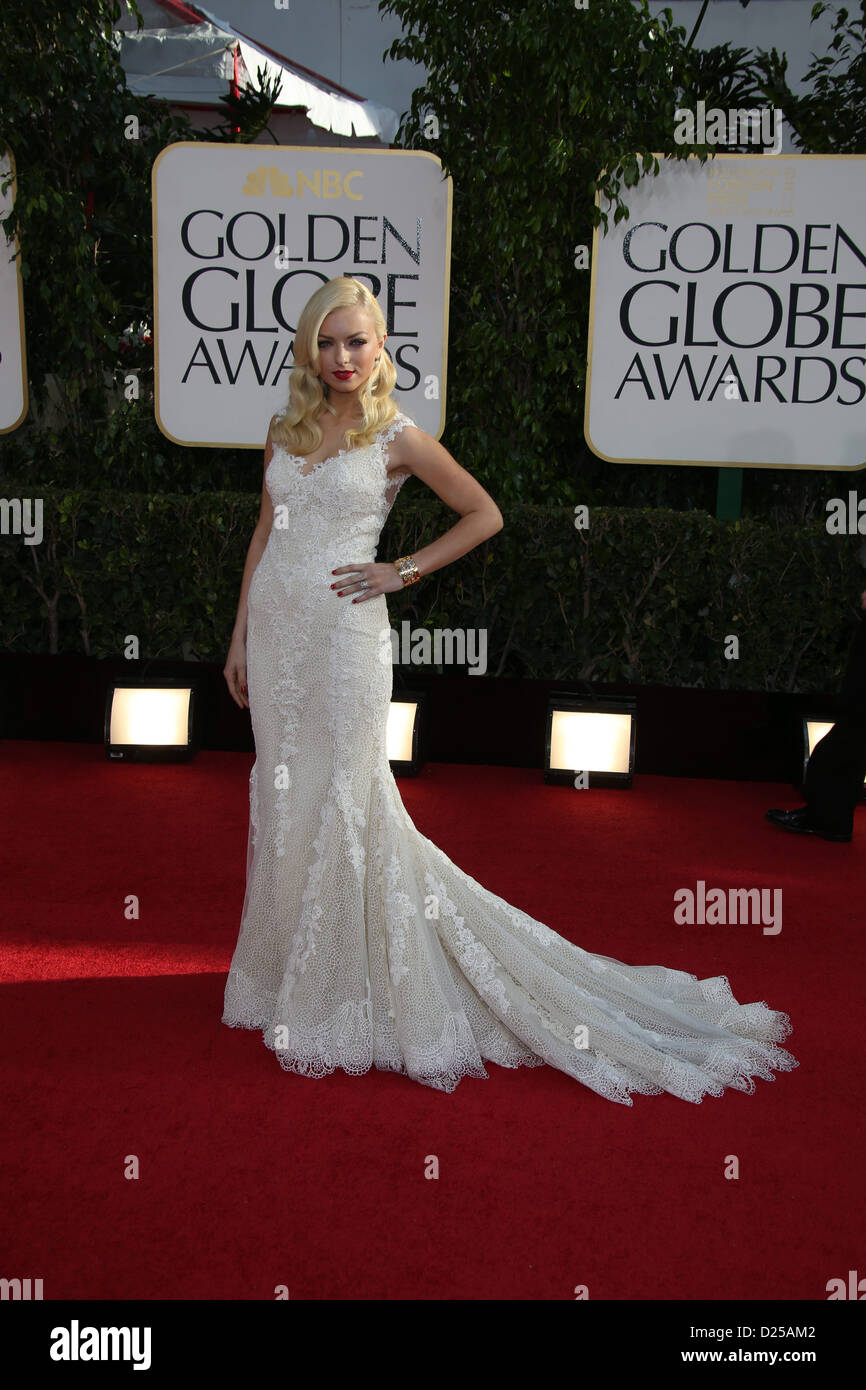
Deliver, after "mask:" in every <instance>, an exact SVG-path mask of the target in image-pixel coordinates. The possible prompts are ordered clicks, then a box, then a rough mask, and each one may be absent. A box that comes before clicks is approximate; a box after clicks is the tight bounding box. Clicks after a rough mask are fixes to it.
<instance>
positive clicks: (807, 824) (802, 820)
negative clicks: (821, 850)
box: [765, 806, 851, 844]
mask: <svg viewBox="0 0 866 1390" xmlns="http://www.w3.org/2000/svg"><path fill="white" fill-rule="evenodd" d="M765 820H768V821H769V822H770V823H771V825H777V826H778V827H779V829H780V830H790V831H791V833H792V834H793V835H819V836H820V837H821V839H822V840H834V841H835V842H836V843H837V844H848V843H849V842H850V840H851V836H850V835H840V834H838V833H837V832H836V831H834V830H822V829H821V828H820V826H817V825H813V824H812V822H811V821H810V820H809V808H808V806H798V807H797V809H796V811H779V810H775V809H774V810H772V811H768V812H767V814H766V816H765Z"/></svg>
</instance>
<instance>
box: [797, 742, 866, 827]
mask: <svg viewBox="0 0 866 1390" xmlns="http://www.w3.org/2000/svg"><path fill="white" fill-rule="evenodd" d="M864 777H866V721H864V720H863V719H852V718H850V717H845V716H843V717H842V718H841V719H840V720H839V721H838V723H836V724H835V725H834V726H833V728H832V729H831V730H830V732H829V733H828V734H825V735H824V737H823V738H822V739H821V741H820V743H817V744H816V745H815V750H814V752H813V753H812V756H811V758H810V759H809V763H808V766H807V768H806V804H807V806H808V807H809V819H810V821H811V822H812V824H813V825H815V826H817V827H820V829H821V830H829V831H831V832H832V833H833V834H838V835H850V834H851V833H852V831H853V829H854V808H855V806H856V805H857V803H858V801H859V800H860V798H861V796H862V794H863V779H864Z"/></svg>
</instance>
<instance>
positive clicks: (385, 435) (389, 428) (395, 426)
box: [379, 410, 415, 446]
mask: <svg viewBox="0 0 866 1390" xmlns="http://www.w3.org/2000/svg"><path fill="white" fill-rule="evenodd" d="M414 424H415V421H414V420H410V419H409V416H408V415H404V413H403V411H402V410H398V411H397V414H396V415H395V416H394V418H393V420H391V421H390V423H389V424H387V425H386V426H385V428H384V429H383V431H382V433H381V434H380V435H379V438H380V440H381V442H382V444H383V446H387V445H388V444H390V443H391V440H392V439H393V438H394V436H395V434H399V433H400V431H401V430H402V429H404V428H405V426H406V425H414Z"/></svg>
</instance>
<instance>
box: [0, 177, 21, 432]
mask: <svg viewBox="0 0 866 1390" xmlns="http://www.w3.org/2000/svg"><path fill="white" fill-rule="evenodd" d="M10 176H11V182H10V183H9V185H8V187H6V189H5V192H3V191H2V190H3V189H4V187H5V185H6V182H7V180H9V179H10ZM14 180H15V165H14V162H13V159H12V156H11V155H10V154H9V152H8V151H7V152H5V153H4V154H2V155H0V219H3V218H6V217H8V216H9V213H10V212H11V211H12V204H13V201H14V198H13V193H14V188H15V182H14ZM17 250H18V245H17V242H16V241H15V240H12V241H10V240H8V238H7V237H6V235H5V233H4V231H3V229H2V227H0V434H8V433H9V431H10V430H14V429H17V428H18V426H19V425H20V424H21V421H22V420H23V419H24V417H25V415H26V414H27V370H26V363H25V353H24V295H23V292H22V286H21V257H20V256H18V255H16V252H17Z"/></svg>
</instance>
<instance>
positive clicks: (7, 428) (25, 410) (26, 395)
mask: <svg viewBox="0 0 866 1390" xmlns="http://www.w3.org/2000/svg"><path fill="white" fill-rule="evenodd" d="M5 153H6V156H7V158H8V160H9V172H10V173H11V175H12V182H11V183H10V185H9V189H10V191H11V193H12V199H11V203H12V206H13V207H14V206H15V199H16V198H17V196H18V170H17V165H16V163H15V156H14V154H13V153H12V151H11V150H10V149H9V147H8V145H7V147H6V151H5ZM0 240H3V241H5V242H6V249H7V250H8V248H9V246H10V244H11V245H14V247H15V274H16V276H17V279H18V336H19V342H20V345H21V388H22V396H23V404H22V407H21V414H20V415H19V416H18V419H17V420H16V421H15V423H14V424H13V425H2V426H0V435H3V434H11V433H12V431H13V430H17V429H18V427H19V425H21V424H22V423H23V422H24V420H26V419H27V416H28V414H29V413H30V392H29V389H28V387H29V383H28V379H27V340H26V336H25V333H24V280H23V277H22V275H21V254H20V251H21V248H20V246H19V245H18V234H17V232H16V234H15V236H14V237H13V238H12V239H11V242H10V239H8V238H6V237H3V238H0ZM10 259H11V257H10Z"/></svg>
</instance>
